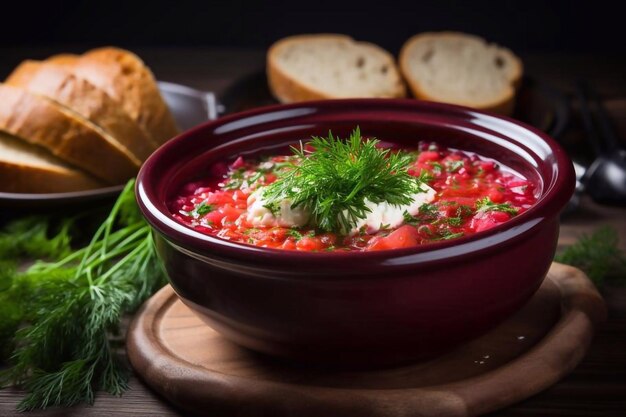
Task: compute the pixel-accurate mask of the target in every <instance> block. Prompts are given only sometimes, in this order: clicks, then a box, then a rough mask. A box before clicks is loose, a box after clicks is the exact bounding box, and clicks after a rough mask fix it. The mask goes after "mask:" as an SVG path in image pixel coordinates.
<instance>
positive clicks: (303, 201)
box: [263, 127, 421, 234]
mask: <svg viewBox="0 0 626 417" xmlns="http://www.w3.org/2000/svg"><path fill="white" fill-rule="evenodd" d="M377 144H378V140H376V139H362V138H361V132H360V129H359V128H358V127H357V128H356V129H355V130H354V131H353V132H352V134H351V135H350V137H349V138H348V139H347V140H345V141H344V140H341V139H340V138H338V137H334V136H333V134H332V132H329V133H328V137H327V138H322V137H313V138H312V139H311V141H310V142H308V146H310V147H311V148H312V149H313V150H312V151H307V150H305V147H304V146H301V147H300V149H298V148H292V150H293V153H294V154H295V155H296V157H297V158H296V161H297V162H294V163H292V164H291V165H290V166H289V167H288V168H287V169H284V170H282V171H281V174H280V176H279V178H278V180H277V181H276V182H274V183H272V184H270V185H269V186H268V187H267V188H266V190H265V192H264V195H263V196H264V199H265V200H266V201H267V206H268V207H269V208H270V209H272V208H273V207H275V206H277V205H278V204H279V203H280V201H281V200H285V199H288V200H289V201H290V202H291V206H292V207H293V208H296V207H303V208H304V209H306V210H308V211H309V212H310V213H311V220H312V223H313V224H314V225H315V226H316V227H317V228H319V229H321V230H326V231H333V232H340V233H344V234H345V233H347V232H348V231H349V230H350V229H351V228H352V227H353V226H354V225H355V224H357V222H358V220H359V219H364V218H365V217H366V216H367V213H368V212H369V211H370V210H369V209H368V208H367V206H366V200H369V201H371V202H373V203H375V204H378V203H382V202H384V201H386V202H388V203H390V204H392V205H403V204H409V203H411V201H412V200H411V195H412V194H414V193H417V192H420V191H421V188H420V183H421V181H420V180H419V179H418V178H415V177H413V176H411V175H409V174H408V172H407V170H408V168H409V165H410V164H411V162H412V161H413V159H414V158H413V156H412V155H410V154H408V153H406V152H391V151H390V150H389V149H382V148H380V147H378V146H377Z"/></svg>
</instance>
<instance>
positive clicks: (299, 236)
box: [287, 229, 302, 242]
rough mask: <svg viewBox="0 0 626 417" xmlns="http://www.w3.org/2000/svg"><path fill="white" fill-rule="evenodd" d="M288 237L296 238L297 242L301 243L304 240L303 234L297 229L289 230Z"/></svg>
mask: <svg viewBox="0 0 626 417" xmlns="http://www.w3.org/2000/svg"><path fill="white" fill-rule="evenodd" d="M287 235H288V236H291V237H292V238H294V239H295V240H296V242H299V241H300V240H301V239H302V233H300V232H299V231H297V230H296V229H289V230H287Z"/></svg>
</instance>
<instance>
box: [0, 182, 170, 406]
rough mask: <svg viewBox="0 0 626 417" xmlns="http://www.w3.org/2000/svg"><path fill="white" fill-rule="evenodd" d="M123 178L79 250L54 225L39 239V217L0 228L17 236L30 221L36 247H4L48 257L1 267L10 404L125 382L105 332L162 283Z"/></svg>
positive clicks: (90, 395) (59, 400) (70, 401)
mask: <svg viewBox="0 0 626 417" xmlns="http://www.w3.org/2000/svg"><path fill="white" fill-rule="evenodd" d="M133 185H134V181H131V182H129V183H128V184H127V186H126V188H125V189H124V191H123V192H122V194H121V195H120V197H119V198H118V200H117V202H116V203H115V205H114V206H113V209H112V211H111V212H110V214H109V216H108V217H107V218H106V219H105V221H104V223H102V225H101V226H100V227H99V228H98V230H97V231H96V232H95V234H94V236H93V238H92V240H91V241H90V243H89V244H88V245H87V246H86V247H84V248H82V249H79V250H76V251H74V252H70V251H69V250H68V249H69V240H68V239H69V238H70V237H69V235H68V234H67V231H66V230H65V229H63V227H62V228H61V231H60V232H59V233H57V234H56V235H54V236H53V237H52V238H48V237H47V234H46V232H45V231H44V232H41V231H42V230H45V229H46V227H47V223H46V222H43V221H40V220H34V219H28V220H18V221H16V222H14V223H12V224H11V225H10V226H9V227H8V229H7V232H6V233H7V234H5V235H2V236H4V237H6V236H10V235H13V234H14V233H16V231H18V232H19V231H21V232H19V234H18V235H15V237H16V238H20V236H26V235H28V233H29V230H24V229H23V227H22V226H23V225H25V224H29V222H33V223H32V224H31V227H32V230H38V232H37V233H36V234H35V236H38V238H37V241H36V242H37V243H36V245H37V246H38V248H34V247H30V248H28V247H23V248H21V249H20V252H19V253H14V255H16V256H21V255H29V254H36V253H38V251H39V252H40V253H39V254H42V253H43V254H45V255H47V257H48V258H49V260H48V261H46V262H43V261H38V262H36V263H35V264H34V265H33V266H31V267H30V268H29V269H28V270H26V271H25V272H19V271H18V270H16V269H13V270H8V269H5V272H8V273H7V274H3V278H2V279H3V281H4V283H5V285H2V286H1V288H2V290H0V329H2V331H0V345H2V346H4V347H5V348H6V347H9V346H10V349H12V353H11V355H10V357H9V358H8V361H7V365H8V366H9V367H8V368H7V369H5V370H3V371H2V372H1V373H0V386H1V387H6V386H10V385H15V386H19V387H22V388H23V389H25V390H26V396H25V397H24V399H23V400H22V402H21V403H20V404H19V406H18V409H19V410H32V409H37V408H46V407H51V406H71V405H74V404H77V403H80V402H86V403H92V402H93V399H94V393H95V392H96V391H97V390H100V389H102V390H104V391H107V392H109V393H111V394H113V395H120V394H121V393H122V392H123V391H124V390H125V389H126V388H127V380H128V374H129V373H128V370H127V368H126V367H125V366H124V364H123V361H122V360H121V358H120V356H119V352H118V347H119V341H120V340H119V336H118V340H112V339H111V337H112V335H119V333H120V327H119V325H120V320H121V318H122V315H124V314H127V313H130V312H133V311H134V310H135V309H136V308H137V307H138V306H139V305H140V304H141V303H142V302H143V301H144V300H146V299H147V298H148V297H149V296H150V295H152V294H153V293H154V292H155V291H156V290H157V289H158V288H160V287H161V286H162V285H163V284H164V283H165V281H166V280H165V273H164V270H163V268H162V267H161V264H160V262H159V261H158V259H157V257H156V251H155V248H154V244H153V242H152V234H151V231H150V226H148V224H146V223H145V221H144V220H143V217H142V216H141V214H140V213H139V210H138V207H137V205H136V203H135V198H134V193H133ZM21 225H22V226H21ZM64 230H65V231H64ZM2 236H0V240H2ZM61 242H68V243H61ZM36 249H38V250H36ZM1 255H2V257H5V256H6V255H7V254H6V253H4V252H3V253H1ZM50 259H52V260H50Z"/></svg>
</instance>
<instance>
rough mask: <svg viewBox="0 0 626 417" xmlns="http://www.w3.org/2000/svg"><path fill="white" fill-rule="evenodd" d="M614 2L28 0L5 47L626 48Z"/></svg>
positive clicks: (5, 24)
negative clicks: (309, 43)
mask: <svg viewBox="0 0 626 417" xmlns="http://www.w3.org/2000/svg"><path fill="white" fill-rule="evenodd" d="M619 4H620V3H619V2H612V3H611V2H606V1H593V0H587V1H560V0H559V1H512V0H508V1H507V0H500V1H476V0H474V1H434V0H428V1H419V0H414V1H410V2H406V1H403V2H400V1H393V0H379V1H376V2H368V1H341V0H330V1H329V0H319V1H306V2H301V1H243V0H217V1H210V0H205V1H174V0H170V1H163V0H153V1H149V2H142V1H126V2H119V1H97V0H91V1H89V0H73V1H52V0H50V1H46V2H38V1H22V2H21V3H15V2H13V3H11V7H10V10H9V8H8V6H7V5H6V4H3V5H2V10H3V13H2V15H3V19H2V24H0V46H2V47H39V46H54V45H63V44H72V45H80V46H85V47H91V46H96V45H102V44H116V45H120V46H126V47H137V46H229V47H232V46H235V47H246V48H263V47H266V46H268V45H269V44H271V43H272V42H273V41H275V40H277V39H279V38H281V37H283V36H287V35H291V34H295V33H310V32H339V33H347V34H349V35H352V36H354V37H356V38H358V39H360V40H367V41H372V42H375V43H378V44H380V45H381V46H383V47H385V48H387V49H389V50H390V51H391V52H394V53H395V52H397V51H398V49H399V48H400V46H401V45H402V43H403V42H404V40H406V39H407V38H408V37H409V36H411V35H413V34H415V33H417V32H421V31H427V30H445V29H455V30H461V31H466V32H470V33H476V34H478V35H481V36H483V37H485V38H487V39H488V40H491V41H495V42H497V43H500V44H503V45H506V46H509V47H510V48H512V49H513V50H515V51H517V52H522V53H523V52H528V51H538V52H543V51H545V52H552V51H561V52H580V53H585V54H589V53H593V54H608V55H621V54H623V53H624V52H626V47H625V44H626V35H625V34H624V29H625V27H626V17H625V16H626V15H625V14H624V13H622V12H621V11H620V9H623V7H621V8H619V9H618V8H616V7H617V6H616V5H619Z"/></svg>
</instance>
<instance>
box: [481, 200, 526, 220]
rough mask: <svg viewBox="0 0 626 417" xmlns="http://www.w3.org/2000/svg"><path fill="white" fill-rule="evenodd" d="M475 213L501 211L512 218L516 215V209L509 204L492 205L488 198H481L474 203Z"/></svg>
mask: <svg viewBox="0 0 626 417" xmlns="http://www.w3.org/2000/svg"><path fill="white" fill-rule="evenodd" d="M476 210H477V211H502V212H504V213H509V214H511V215H513V216H515V215H516V214H517V209H516V208H515V207H513V206H512V205H511V203H500V204H498V203H494V202H493V201H491V199H489V197H485V198H482V199H480V200H478V201H477V202H476Z"/></svg>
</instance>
